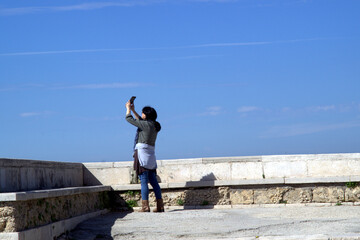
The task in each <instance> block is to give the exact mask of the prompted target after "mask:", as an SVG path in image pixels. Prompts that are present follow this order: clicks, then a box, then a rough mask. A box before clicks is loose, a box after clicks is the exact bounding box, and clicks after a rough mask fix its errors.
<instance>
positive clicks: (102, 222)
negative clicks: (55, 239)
mask: <svg viewBox="0 0 360 240" xmlns="http://www.w3.org/2000/svg"><path fill="white" fill-rule="evenodd" d="M68 237H69V238H68V239H77V240H85V239H86V240H89V239H91V240H92V239H115V240H118V239H166V240H167V239H262V240H265V239H302V240H303V239H318V240H328V239H338V240H340V239H343V240H344V239H360V206H344V205H342V206H305V205H286V206H285V205H263V206H261V207H259V206H257V207H243V208H236V209H235V208H232V209H198V210H183V209H177V210H176V209H173V210H171V209H168V210H167V211H166V212H165V213H109V214H106V215H104V216H100V217H97V218H93V219H90V220H88V221H85V222H83V223H81V224H80V225H78V227H77V228H76V229H75V230H74V231H72V232H70V234H69V236H68ZM61 239H66V238H65V237H63V238H61Z"/></svg>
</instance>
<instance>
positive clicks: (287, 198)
mask: <svg viewBox="0 0 360 240" xmlns="http://www.w3.org/2000/svg"><path fill="white" fill-rule="evenodd" d="M311 200H312V191H311V189H310V188H291V189H289V190H288V191H287V192H285V194H284V197H283V202H286V203H309V202H311Z"/></svg>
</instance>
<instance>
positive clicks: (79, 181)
mask: <svg viewBox="0 0 360 240" xmlns="http://www.w3.org/2000/svg"><path fill="white" fill-rule="evenodd" d="M77 186H83V165H82V164H81V163H65V162H50V161H34V160H19V159H4V158H0V193H4V192H19V191H29V190H39V189H53V188H64V187H77Z"/></svg>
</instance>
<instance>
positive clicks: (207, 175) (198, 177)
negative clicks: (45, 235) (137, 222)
mask: <svg viewBox="0 0 360 240" xmlns="http://www.w3.org/2000/svg"><path fill="white" fill-rule="evenodd" d="M157 163H158V171H157V173H158V177H159V179H160V180H161V183H165V184H168V186H176V185H178V183H191V182H198V181H233V182H239V181H242V180H247V181H251V180H252V181H262V180H264V179H265V180H272V179H277V180H282V182H284V183H297V182H298V183H304V182H305V183H306V182H307V181H308V180H309V179H311V181H313V180H314V179H315V178H326V177H330V178H332V179H333V178H334V177H337V178H339V179H342V181H345V182H346V181H360V153H348V154H306V155H269V156H245V157H221V158H196V159H178V160H160V161H158V162H157ZM84 166H85V171H84V185H89V186H91V185H98V184H103V185H126V184H131V183H133V182H134V181H133V175H134V173H133V170H132V162H118V163H117V162H107V163H84Z"/></svg>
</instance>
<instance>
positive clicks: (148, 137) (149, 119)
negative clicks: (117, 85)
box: [125, 101, 164, 212]
mask: <svg viewBox="0 0 360 240" xmlns="http://www.w3.org/2000/svg"><path fill="white" fill-rule="evenodd" d="M125 106H126V121H128V122H129V123H130V124H132V125H134V126H136V127H137V128H138V129H137V132H136V137H135V144H134V170H135V171H136V174H137V175H138V176H139V178H140V181H141V198H142V208H141V212H150V206H149V187H148V183H150V184H151V186H152V187H153V189H154V192H155V197H156V209H155V210H154V212H164V203H163V200H162V196H161V189H160V186H159V183H158V181H157V179H156V168H157V164H156V157H155V142H156V137H157V134H158V132H159V131H160V129H161V125H160V123H158V122H157V121H156V118H157V113H156V111H155V109H154V108H152V107H148V106H147V107H144V108H143V110H142V114H141V117H140V116H139V114H137V112H136V111H135V106H134V104H131V103H130V101H128V102H127V103H126V105H125ZM131 111H132V112H133V113H134V116H135V119H134V117H133V116H132V115H131Z"/></svg>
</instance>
